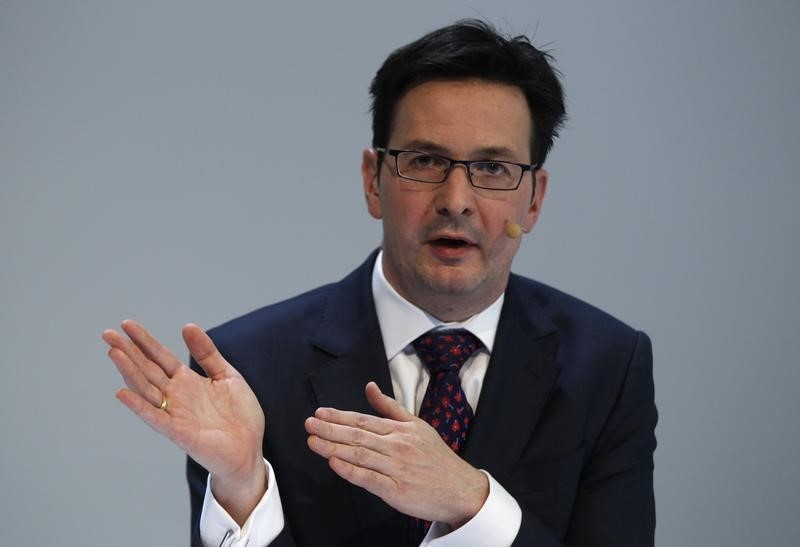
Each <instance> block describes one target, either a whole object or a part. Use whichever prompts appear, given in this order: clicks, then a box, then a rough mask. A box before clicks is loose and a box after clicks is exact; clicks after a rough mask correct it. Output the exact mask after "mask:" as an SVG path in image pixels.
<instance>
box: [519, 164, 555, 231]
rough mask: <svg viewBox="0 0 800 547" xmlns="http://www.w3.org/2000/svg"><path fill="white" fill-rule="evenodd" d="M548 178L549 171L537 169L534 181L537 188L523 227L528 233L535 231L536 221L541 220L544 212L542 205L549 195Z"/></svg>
mask: <svg viewBox="0 0 800 547" xmlns="http://www.w3.org/2000/svg"><path fill="white" fill-rule="evenodd" d="M548 176H549V175H548V174H547V170H546V169H544V168H540V169H537V170H536V172H534V174H533V180H534V182H535V183H536V186H535V187H534V194H533V201H532V202H531V206H530V208H529V209H528V213H527V214H526V215H525V222H524V223H523V226H522V227H523V228H524V230H525V232H526V233H528V232H530V231H531V230H533V227H534V226H535V225H536V221H537V220H539V215H540V214H541V212H542V204H543V203H544V197H545V195H546V194H547V179H548Z"/></svg>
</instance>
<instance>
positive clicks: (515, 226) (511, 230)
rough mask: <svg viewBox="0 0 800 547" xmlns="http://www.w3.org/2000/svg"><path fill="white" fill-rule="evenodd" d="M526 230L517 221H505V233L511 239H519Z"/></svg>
mask: <svg viewBox="0 0 800 547" xmlns="http://www.w3.org/2000/svg"><path fill="white" fill-rule="evenodd" d="M527 233H528V232H527V231H526V230H525V229H524V228H523V227H522V226H521V225H520V224H519V223H517V222H506V235H507V236H508V237H510V238H511V239H519V238H521V237H522V234H527Z"/></svg>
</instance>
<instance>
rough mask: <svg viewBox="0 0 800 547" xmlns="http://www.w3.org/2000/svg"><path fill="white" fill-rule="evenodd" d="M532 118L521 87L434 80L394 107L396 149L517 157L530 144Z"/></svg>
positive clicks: (477, 81)
mask: <svg viewBox="0 0 800 547" xmlns="http://www.w3.org/2000/svg"><path fill="white" fill-rule="evenodd" d="M530 137H531V116H530V110H529V108H528V103H527V100H526V99H525V96H524V94H523V93H522V91H521V90H520V88H518V87H516V86H512V85H508V84H500V83H496V82H490V81H486V80H474V79H472V80H435V81H430V82H425V83H422V84H419V85H417V86H415V87H413V88H411V89H410V90H408V91H407V92H406V93H405V94H404V95H403V96H402V97H401V99H400V100H399V101H398V103H397V105H396V108H395V116H394V123H393V124H392V131H391V134H390V139H389V140H390V142H391V144H392V146H394V147H404V148H413V149H415V150H416V149H422V150H425V151H430V152H434V153H441V154H445V155H446V154H452V153H456V152H458V153H461V154H464V153H469V154H470V155H474V154H481V153H482V154H486V155H497V154H499V155H503V156H515V157H517V159H520V160H523V159H525V158H519V157H518V156H519V155H520V154H521V153H525V154H527V153H528V151H529V148H530V141H531V139H530Z"/></svg>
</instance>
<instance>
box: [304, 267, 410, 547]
mask: <svg viewBox="0 0 800 547" xmlns="http://www.w3.org/2000/svg"><path fill="white" fill-rule="evenodd" d="M376 254H377V253H373V254H372V255H371V256H370V258H369V259H368V260H367V261H366V262H365V263H364V264H363V265H362V266H361V267H360V268H358V269H357V270H356V271H355V272H353V273H352V274H350V275H349V276H348V277H346V278H345V279H344V280H342V281H341V282H340V283H339V284H337V285H336V286H334V287H333V288H332V290H331V291H330V293H331V294H330V296H329V297H328V300H327V302H326V307H325V312H324V313H323V317H322V320H321V321H320V325H319V327H318V328H317V331H316V332H315V333H314V336H313V337H312V343H313V344H314V345H315V346H316V347H317V348H319V349H321V350H323V351H325V352H327V353H329V354H330V355H331V359H330V361H328V362H326V363H325V364H324V365H323V366H321V367H319V368H318V369H317V370H315V371H314V372H312V373H311V375H310V376H309V381H310V383H311V388H312V390H313V391H314V394H315V396H316V398H317V402H318V403H319V405H320V406H327V407H333V408H338V409H340V410H352V411H355V412H362V413H365V414H375V411H374V410H373V409H372V407H370V406H369V403H367V399H366V396H365V395H364V387H365V386H366V385H367V383H368V382H370V381H374V382H376V383H377V384H378V387H380V388H381V391H383V392H384V393H386V394H388V395H390V396H392V397H394V391H393V389H392V381H391V377H390V376H389V366H388V363H387V362H386V351H385V349H384V346H383V339H382V337H381V333H380V328H379V326H378V318H377V316H376V314H375V304H374V302H373V298H372V289H371V281H370V280H371V276H372V265H373V263H374V260H375V256H376ZM350 491H351V494H352V500H353V506H354V509H355V512H356V516H357V520H358V523H359V527H360V529H361V533H362V537H363V539H364V545H375V546H379V545H380V546H383V545H387V546H393V545H398V546H399V545H405V541H404V540H405V539H406V537H407V520H408V519H407V517H405V516H404V515H402V514H400V513H398V512H397V511H395V510H394V509H393V508H391V507H390V506H389V505H387V504H386V503H384V502H383V501H382V500H381V499H380V498H378V497H377V496H374V495H372V494H370V493H369V492H367V491H366V490H364V489H363V488H360V487H358V486H353V485H350ZM387 532H388V533H387Z"/></svg>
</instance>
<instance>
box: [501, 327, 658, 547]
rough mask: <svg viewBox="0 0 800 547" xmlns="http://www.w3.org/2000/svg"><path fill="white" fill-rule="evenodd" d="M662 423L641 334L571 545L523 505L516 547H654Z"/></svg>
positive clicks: (593, 456) (598, 448) (589, 466)
mask: <svg viewBox="0 0 800 547" xmlns="http://www.w3.org/2000/svg"><path fill="white" fill-rule="evenodd" d="M656 421H657V411H656V407H655V401H654V387H653V366H652V350H651V345H650V340H649V339H648V338H647V336H646V335H645V334H643V333H638V337H637V340H636V346H635V349H634V351H633V354H632V356H631V358H630V362H629V363H628V367H627V373H626V375H625V378H624V382H623V385H622V387H621V389H620V391H619V394H618V395H617V397H616V400H615V401H614V404H613V406H612V410H611V413H610V414H609V415H608V418H607V420H606V422H605V424H604V426H603V428H602V430H601V433H600V435H599V437H598V438H597V440H596V441H595V442H594V446H593V449H592V451H591V453H590V455H589V457H588V461H587V463H586V464H585V465H584V467H583V470H582V472H581V478H580V482H579V486H578V492H577V495H576V500H575V503H574V506H573V512H572V516H571V518H570V522H569V527H568V530H567V536H566V542H565V543H562V542H561V541H559V540H558V539H557V538H556V536H555V535H554V534H553V532H552V531H551V530H550V529H549V528H547V527H546V526H545V525H544V524H543V523H542V521H541V520H540V519H539V517H537V515H535V514H533V513H532V512H531V511H529V510H526V508H525V506H524V505H523V506H522V524H521V526H520V530H519V533H518V535H517V538H516V540H515V542H514V544H513V545H514V546H515V547H517V546H519V547H521V546H527V545H536V546H538V547H550V546H557V545H567V546H569V547H589V546H598V547H599V546H612V545H613V546H615V547H618V546H630V547H644V546H652V545H653V543H654V532H655V499H654V494H653V452H654V451H655V447H656V439H655V426H656ZM521 505H522V504H521Z"/></svg>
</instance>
